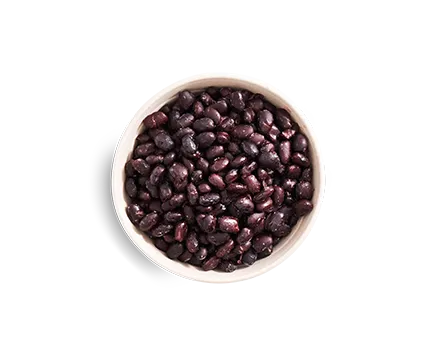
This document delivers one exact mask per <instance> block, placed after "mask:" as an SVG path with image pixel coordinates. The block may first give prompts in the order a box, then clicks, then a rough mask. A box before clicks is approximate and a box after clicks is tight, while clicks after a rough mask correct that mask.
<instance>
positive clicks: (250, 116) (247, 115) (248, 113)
mask: <svg viewBox="0 0 440 352" xmlns="http://www.w3.org/2000/svg"><path fill="white" fill-rule="evenodd" d="M254 120H255V112H254V110H252V109H251V108H246V109H244V111H243V122H245V123H252V122H254Z"/></svg>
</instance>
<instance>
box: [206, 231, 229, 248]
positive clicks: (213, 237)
mask: <svg viewBox="0 0 440 352" xmlns="http://www.w3.org/2000/svg"><path fill="white" fill-rule="evenodd" d="M230 238H231V236H230V235H229V234H228V233H225V232H216V233H209V234H207V235H206V239H207V240H208V242H209V243H212V244H213V245H216V246H219V245H222V244H223V243H225V242H226V241H228V240H229V239H230Z"/></svg>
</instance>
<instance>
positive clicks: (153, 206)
mask: <svg viewBox="0 0 440 352" xmlns="http://www.w3.org/2000/svg"><path fill="white" fill-rule="evenodd" d="M161 206H162V203H161V202H159V201H158V200H152V201H151V202H150V204H148V209H149V210H150V211H155V212H157V213H159V214H162V213H163V211H162V208H161Z"/></svg>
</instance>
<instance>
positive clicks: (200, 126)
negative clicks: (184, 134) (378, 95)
mask: <svg viewBox="0 0 440 352" xmlns="http://www.w3.org/2000/svg"><path fill="white" fill-rule="evenodd" d="M214 128H215V124H214V121H213V120H212V119H210V118H208V117H202V118H201V119H197V120H196V121H195V122H194V123H193V129H194V131H196V132H207V131H212V130H213V129H214Z"/></svg>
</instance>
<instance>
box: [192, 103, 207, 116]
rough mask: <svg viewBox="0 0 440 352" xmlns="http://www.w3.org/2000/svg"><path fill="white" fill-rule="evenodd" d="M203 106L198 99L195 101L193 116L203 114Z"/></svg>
mask: <svg viewBox="0 0 440 352" xmlns="http://www.w3.org/2000/svg"><path fill="white" fill-rule="evenodd" d="M204 110H205V108H204V106H203V104H202V103H201V102H200V101H196V102H195V103H194V106H193V111H194V116H195V117H202V116H203V115H204Z"/></svg>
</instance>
